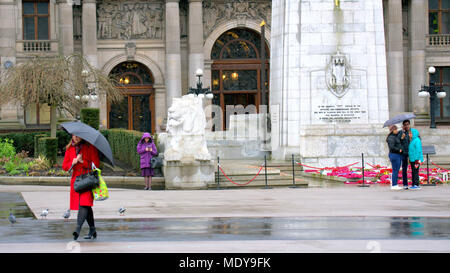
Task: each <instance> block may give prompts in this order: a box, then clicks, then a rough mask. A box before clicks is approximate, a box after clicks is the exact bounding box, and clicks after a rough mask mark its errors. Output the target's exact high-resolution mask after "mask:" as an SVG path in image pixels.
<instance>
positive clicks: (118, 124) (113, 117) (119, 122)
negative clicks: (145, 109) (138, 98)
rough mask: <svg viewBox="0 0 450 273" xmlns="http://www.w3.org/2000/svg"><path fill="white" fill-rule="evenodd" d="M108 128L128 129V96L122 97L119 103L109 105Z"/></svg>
mask: <svg viewBox="0 0 450 273" xmlns="http://www.w3.org/2000/svg"><path fill="white" fill-rule="evenodd" d="M109 128H124V129H128V96H127V97H124V98H123V100H122V101H121V102H120V103H115V104H112V105H111V110H110V111H109Z"/></svg>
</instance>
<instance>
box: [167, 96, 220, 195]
mask: <svg viewBox="0 0 450 273" xmlns="http://www.w3.org/2000/svg"><path fill="white" fill-rule="evenodd" d="M167 117H168V118H167V135H166V136H165V144H164V146H165V151H164V165H163V172H164V177H165V185H166V186H165V187H166V189H206V188H207V184H208V183H209V182H214V171H215V168H214V164H213V161H212V160H211V155H210V153H209V151H208V148H207V146H206V138H205V128H206V116H205V112H204V110H203V101H202V98H200V97H198V96H197V95H194V94H189V95H185V96H182V97H181V98H173V102H172V106H171V107H170V108H169V109H168V115H167Z"/></svg>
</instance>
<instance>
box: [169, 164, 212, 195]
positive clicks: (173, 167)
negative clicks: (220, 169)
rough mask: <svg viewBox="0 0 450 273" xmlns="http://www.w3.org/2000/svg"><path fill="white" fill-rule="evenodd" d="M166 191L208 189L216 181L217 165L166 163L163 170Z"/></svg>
mask: <svg viewBox="0 0 450 273" xmlns="http://www.w3.org/2000/svg"><path fill="white" fill-rule="evenodd" d="M162 170H163V174H164V179H165V185H166V186H165V187H166V190H198V189H207V188H208V183H213V182H214V179H215V170H216V165H214V163H213V161H212V160H208V161H198V160H193V161H184V160H183V161H166V160H164V166H163V168H162Z"/></svg>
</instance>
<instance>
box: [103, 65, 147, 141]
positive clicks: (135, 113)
mask: <svg viewBox="0 0 450 273" xmlns="http://www.w3.org/2000/svg"><path fill="white" fill-rule="evenodd" d="M109 75H110V77H112V78H114V79H115V80H116V81H117V83H118V84H119V86H120V88H121V89H122V90H123V93H124V95H125V96H124V99H123V100H122V101H121V102H119V103H116V104H113V105H109V106H108V109H109V115H108V127H109V128H125V129H129V130H136V131H141V132H152V133H154V132H155V120H154V119H155V118H154V117H155V115H154V113H155V94H154V90H153V83H154V78H153V75H152V73H151V71H150V69H148V68H147V67H146V66H145V65H143V64H141V63H138V62H132V61H127V62H123V63H120V64H118V65H117V66H115V67H114V68H113V69H112V70H111V72H110V74H109Z"/></svg>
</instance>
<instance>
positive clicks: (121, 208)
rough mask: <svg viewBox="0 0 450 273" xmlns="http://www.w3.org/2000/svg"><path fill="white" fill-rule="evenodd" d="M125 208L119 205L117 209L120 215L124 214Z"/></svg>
mask: <svg viewBox="0 0 450 273" xmlns="http://www.w3.org/2000/svg"><path fill="white" fill-rule="evenodd" d="M126 210H127V209H126V208H124V207H120V209H119V213H120V216H123V215H125V211H126Z"/></svg>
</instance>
